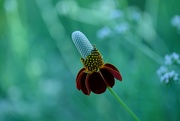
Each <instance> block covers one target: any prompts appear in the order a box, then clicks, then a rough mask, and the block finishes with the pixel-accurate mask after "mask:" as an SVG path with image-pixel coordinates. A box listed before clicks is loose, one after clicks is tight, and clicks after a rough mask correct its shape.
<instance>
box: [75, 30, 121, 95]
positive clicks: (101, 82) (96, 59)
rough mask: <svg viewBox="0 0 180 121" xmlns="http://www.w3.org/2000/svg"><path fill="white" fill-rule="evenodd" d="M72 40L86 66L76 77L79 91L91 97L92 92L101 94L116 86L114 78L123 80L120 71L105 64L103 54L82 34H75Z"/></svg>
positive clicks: (77, 32) (78, 32)
mask: <svg viewBox="0 0 180 121" xmlns="http://www.w3.org/2000/svg"><path fill="white" fill-rule="evenodd" d="M72 40H73V42H74V44H75V46H76V48H77V49H78V51H79V52H80V54H81V56H82V58H81V61H82V63H83V65H84V67H83V68H82V69H81V70H80V71H79V73H78V74H77V77H76V87H77V89H78V90H81V91H82V92H83V93H84V94H86V95H90V93H91V91H92V92H94V93H96V94H101V93H103V92H105V91H106V88H107V86H108V87H111V88H112V87H113V86H114V84H115V80H114V78H116V79H118V80H120V81H121V80H122V76H121V74H120V72H119V71H118V69H117V68H116V67H115V66H113V65H112V64H109V63H104V61H103V58H102V55H101V53H100V52H99V51H98V50H97V48H96V47H95V46H92V45H91V43H90V42H89V40H88V39H87V38H86V36H85V35H84V34H83V33H82V32H80V31H75V32H73V33H72Z"/></svg>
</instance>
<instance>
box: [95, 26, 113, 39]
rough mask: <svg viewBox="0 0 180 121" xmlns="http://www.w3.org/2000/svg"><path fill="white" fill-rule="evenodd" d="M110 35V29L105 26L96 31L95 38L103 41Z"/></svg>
mask: <svg viewBox="0 0 180 121" xmlns="http://www.w3.org/2000/svg"><path fill="white" fill-rule="evenodd" d="M110 34H111V29H110V28H109V27H107V26H105V27H103V28H101V29H99V30H98V31H97V37H98V38H100V39H104V38H106V37H108V36H109V35H110Z"/></svg>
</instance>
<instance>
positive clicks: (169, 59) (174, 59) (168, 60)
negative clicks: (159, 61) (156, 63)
mask: <svg viewBox="0 0 180 121" xmlns="http://www.w3.org/2000/svg"><path fill="white" fill-rule="evenodd" d="M173 63H177V64H180V58H179V54H177V53H175V52H173V53H172V54H171V55H166V56H165V64H166V65H172V64H173Z"/></svg>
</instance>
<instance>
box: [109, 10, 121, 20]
mask: <svg viewBox="0 0 180 121" xmlns="http://www.w3.org/2000/svg"><path fill="white" fill-rule="evenodd" d="M120 17H123V12H122V11H121V10H117V9H116V10H113V11H112V12H110V18H111V19H117V18H120Z"/></svg>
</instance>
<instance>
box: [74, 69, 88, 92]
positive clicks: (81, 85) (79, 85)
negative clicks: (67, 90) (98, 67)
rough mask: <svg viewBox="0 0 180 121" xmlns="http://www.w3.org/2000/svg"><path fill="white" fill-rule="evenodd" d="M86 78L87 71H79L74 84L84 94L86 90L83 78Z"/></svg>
mask: <svg viewBox="0 0 180 121" xmlns="http://www.w3.org/2000/svg"><path fill="white" fill-rule="evenodd" d="M86 78H87V73H85V72H81V74H80V76H79V78H78V80H77V82H76V86H77V88H78V89H79V90H81V91H82V92H83V93H84V94H85V95H88V90H87V88H86V84H85V80H86Z"/></svg>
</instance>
